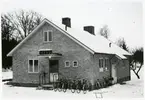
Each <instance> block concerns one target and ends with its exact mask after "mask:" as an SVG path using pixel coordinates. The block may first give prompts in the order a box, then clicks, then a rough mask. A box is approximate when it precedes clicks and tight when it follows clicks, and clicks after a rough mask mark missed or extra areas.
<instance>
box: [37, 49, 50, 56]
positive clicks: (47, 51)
mask: <svg viewBox="0 0 145 100" xmlns="http://www.w3.org/2000/svg"><path fill="white" fill-rule="evenodd" d="M39 54H40V55H45V54H52V50H40V51H39Z"/></svg>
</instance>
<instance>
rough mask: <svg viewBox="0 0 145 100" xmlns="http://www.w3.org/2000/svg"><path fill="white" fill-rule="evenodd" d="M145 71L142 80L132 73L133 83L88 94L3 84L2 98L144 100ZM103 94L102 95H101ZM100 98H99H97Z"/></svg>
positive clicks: (5, 74)
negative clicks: (128, 99) (137, 99)
mask: <svg viewBox="0 0 145 100" xmlns="http://www.w3.org/2000/svg"><path fill="white" fill-rule="evenodd" d="M143 71H144V70H143V69H141V71H140V76H141V79H137V77H136V76H135V75H134V73H133V72H131V75H132V77H131V78H132V79H131V81H128V82H126V84H123V85H121V84H116V85H113V86H111V87H108V88H103V89H100V90H94V91H91V92H88V93H87V94H83V93H82V92H81V93H80V94H77V93H71V92H70V91H69V90H68V91H67V93H63V92H54V91H53V90H36V88H34V87H33V88H32V87H16V86H10V85H6V84H5V82H3V83H2V97H3V99H11V98H13V99H26V98H29V99H43V100H45V99H50V98H51V99H64V98H65V99H91V100H96V99H99V97H101V96H102V97H103V98H107V99H108V98H143V97H144V96H143V94H144V93H143V89H144V81H143V80H144V75H143ZM2 75H3V78H4V79H5V78H6V77H7V78H10V77H12V72H3V74H2ZM99 93H101V94H102V95H101V94H99ZM96 97H98V98H96Z"/></svg>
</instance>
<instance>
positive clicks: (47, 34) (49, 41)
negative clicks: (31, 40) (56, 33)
mask: <svg viewBox="0 0 145 100" xmlns="http://www.w3.org/2000/svg"><path fill="white" fill-rule="evenodd" d="M45 32H47V41H45V37H44V36H45V34H44V33H45ZM49 32H52V30H48V31H44V32H43V42H52V41H53V34H52V35H51V36H52V40H51V41H49Z"/></svg>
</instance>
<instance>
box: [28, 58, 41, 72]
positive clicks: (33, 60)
mask: <svg viewBox="0 0 145 100" xmlns="http://www.w3.org/2000/svg"><path fill="white" fill-rule="evenodd" d="M30 60H32V62H33V65H32V72H31V71H30V70H29V68H30V64H29V61H30ZM35 60H37V61H38V72H35V71H34V67H35V64H34V62H35ZM28 73H39V60H38V59H28Z"/></svg>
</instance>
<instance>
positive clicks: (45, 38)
mask: <svg viewBox="0 0 145 100" xmlns="http://www.w3.org/2000/svg"><path fill="white" fill-rule="evenodd" d="M47 37H48V36H47V32H44V41H45V42H47Z"/></svg>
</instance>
